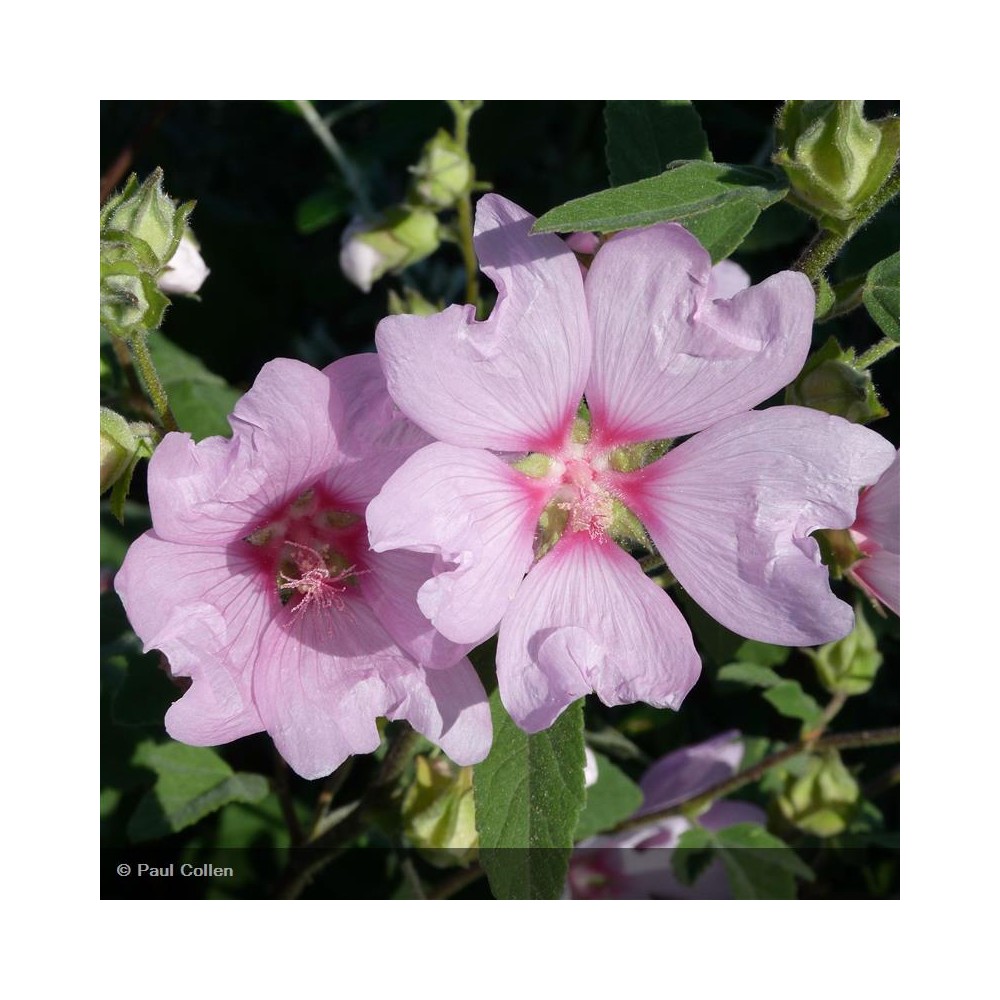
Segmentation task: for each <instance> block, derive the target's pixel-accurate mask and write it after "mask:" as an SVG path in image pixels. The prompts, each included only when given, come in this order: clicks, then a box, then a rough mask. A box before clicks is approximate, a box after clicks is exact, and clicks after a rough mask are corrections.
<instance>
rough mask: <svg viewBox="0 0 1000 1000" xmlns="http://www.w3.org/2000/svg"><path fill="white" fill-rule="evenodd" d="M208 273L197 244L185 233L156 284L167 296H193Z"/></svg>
mask: <svg viewBox="0 0 1000 1000" xmlns="http://www.w3.org/2000/svg"><path fill="white" fill-rule="evenodd" d="M210 273H211V272H210V271H209V270H208V268H207V267H206V266H205V261H204V260H202V256H201V254H200V253H199V252H198V246H197V244H196V243H195V242H194V240H193V239H191V237H190V236H188V235H187V234H186V233H185V234H184V235H183V236H182V237H181V241H180V243H179V244H178V246H177V251H176V252H175V253H174V255H173V257H171V258H170V263H169V264H167V269H166V271H164V272H163V274H161V275H160V277H159V279H158V280H157V284H158V285H159V286H160V291H161V292H166V293H167V294H168V295H194V294H195V292H197V291H198V289H199V288H201V286H202V284H203V283H204V281H205V279H206V278H207V277H208V276H209V274H210Z"/></svg>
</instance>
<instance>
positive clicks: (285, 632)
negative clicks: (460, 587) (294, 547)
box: [253, 599, 491, 778]
mask: <svg viewBox="0 0 1000 1000" xmlns="http://www.w3.org/2000/svg"><path fill="white" fill-rule="evenodd" d="M439 678H440V679H439ZM253 690H254V698H255V700H256V703H257V706H258V709H259V711H260V715H261V718H262V719H263V721H264V724H265V726H266V727H267V731H268V732H269V733H270V735H271V737H272V739H273V740H274V742H275V745H276V746H277V748H278V750H279V752H280V753H281V755H282V757H284V758H285V760H286V761H288V763H289V765H290V766H291V767H292V769H293V770H294V771H295V772H296V773H297V774H299V775H301V776H302V777H304V778H319V777H323V776H324V775H327V774H329V773H330V772H331V771H333V770H334V769H335V768H336V767H338V766H339V765H340V764H342V763H343V762H344V760H346V759H347V757H348V756H350V755H351V754H356V753H370V752H371V751H373V750H375V749H376V748H377V747H378V745H379V734H378V729H377V727H376V725H375V720H376V719H377V718H378V717H379V716H387V717H389V718H392V719H399V718H406V719H410V721H411V722H412V723H413V725H414V728H416V729H417V730H418V731H421V732H424V733H425V735H427V736H428V738H429V739H432V740H434V741H435V742H438V743H439V744H440V745H441V746H442V747H443V748H444V749H445V750H446V752H448V753H451V752H452V751H454V753H455V754H457V757H456V760H457V759H458V758H463V759H469V762H472V760H471V758H474V759H475V760H477V761H478V760H481V759H482V757H484V756H485V755H486V753H487V752H488V749H489V742H490V738H491V729H490V724H489V709H488V706H487V703H486V696H485V693H484V692H483V689H482V686H481V685H480V684H479V679H478V678H477V677H476V675H475V671H473V670H472V667H471V665H469V663H468V661H466V660H463V661H460V663H458V664H456V665H455V666H454V667H452V668H451V669H450V670H448V671H443V670H442V671H429V672H425V671H423V670H422V669H421V668H420V667H418V666H417V665H416V664H415V663H414V662H413V661H412V660H411V659H409V657H407V656H406V655H405V654H404V653H403V652H402V650H400V649H399V647H398V646H396V644H395V643H394V642H393V641H392V640H391V638H390V637H389V635H388V633H386V631H385V630H384V629H383V628H382V626H381V625H380V624H379V622H378V621H377V620H376V618H375V616H374V615H373V613H372V612H371V610H370V609H369V608H368V607H367V605H365V604H364V602H362V601H359V600H356V599H355V600H351V601H349V602H347V603H346V604H345V606H344V607H343V608H342V609H340V610H338V611H337V612H336V614H335V615H334V616H333V618H332V619H331V617H330V615H326V614H317V613H315V612H314V610H313V609H306V610H305V611H303V612H301V613H297V612H286V613H284V614H282V615H279V616H277V617H276V618H275V620H274V621H273V623H272V624H271V626H270V627H269V629H268V631H267V633H266V634H265V635H264V637H263V640H262V642H261V649H260V655H259V657H258V660H257V664H256V668H255V671H254V682H253ZM484 712H485V716H484ZM484 719H485V721H484ZM479 754H481V756H478V755H479Z"/></svg>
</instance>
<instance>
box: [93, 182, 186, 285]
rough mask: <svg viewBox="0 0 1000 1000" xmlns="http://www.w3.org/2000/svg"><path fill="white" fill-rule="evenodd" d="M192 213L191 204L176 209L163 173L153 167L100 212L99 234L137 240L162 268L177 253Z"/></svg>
mask: <svg viewBox="0 0 1000 1000" xmlns="http://www.w3.org/2000/svg"><path fill="white" fill-rule="evenodd" d="M193 209H194V202H187V203H186V204H184V205H181V206H180V207H178V206H177V204H176V202H174V200H173V199H172V198H171V197H170V196H169V195H168V194H166V192H165V191H164V190H163V171H162V170H161V169H160V168H159V167H157V168H156V170H154V171H153V172H152V173H151V174H150V175H149V176H148V177H147V178H146V179H145V180H144V181H143V182H142V184H139V182H138V179H137V177H136V175H135V174H133V175H132V176H131V177H130V178H129V180H128V183H127V184H126V185H125V190H124V191H122V193H121V194H119V195H117V196H116V197H114V198H113V199H111V201H109V202H108V204H107V205H105V207H104V209H103V210H102V212H101V232H102V234H104V233H105V232H123V233H128V234H129V235H130V236H132V237H133V238H134V239H137V240H141V241H142V242H143V243H144V244H145V245H146V246H147V247H149V249H150V250H151V251H152V253H153V256H154V257H155V258H156V260H157V261H158V262H159V266H160V267H162V266H164V265H166V264H167V263H168V261H170V259H171V258H172V257H173V256H174V254H175V253H176V252H177V247H178V245H179V244H180V241H181V237H182V236H183V235H184V225H185V223H186V221H187V218H188V216H189V215H190V214H191V212H192V210H193Z"/></svg>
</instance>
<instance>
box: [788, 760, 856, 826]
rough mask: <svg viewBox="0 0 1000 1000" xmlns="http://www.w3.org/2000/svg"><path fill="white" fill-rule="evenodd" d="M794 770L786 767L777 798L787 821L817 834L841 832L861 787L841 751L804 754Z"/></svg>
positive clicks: (848, 819)
mask: <svg viewBox="0 0 1000 1000" xmlns="http://www.w3.org/2000/svg"><path fill="white" fill-rule="evenodd" d="M803 764H804V766H802V765H803ZM796 771H797V772H798V773H793V772H791V771H788V770H787V769H786V773H785V776H784V787H783V789H782V792H781V794H780V795H779V796H778V797H777V799H776V804H777V807H778V810H779V812H780V813H781V815H782V816H783V817H784V819H785V820H786V822H788V823H791V824H792V825H793V826H795V827H797V828H798V829H800V830H802V831H804V832H805V833H811V834H813V835H814V836H816V837H833V836H835V835H836V834H838V833H843V832H844V830H845V829H847V826H848V824H849V823H850V821H851V819H852V818H853V816H854V815H855V813H856V812H857V809H858V805H859V801H860V797H861V790H860V789H859V788H858V783H857V781H855V779H854V777H853V775H852V774H851V773H850V771H848V770H847V768H846V767H844V763H843V761H842V760H841V759H840V754H839V753H838V752H837V751H836V750H825V751H824V752H823V753H822V754H810V755H807V756H806V757H805V760H804V761H802V762H800V766H799V767H797V768H796Z"/></svg>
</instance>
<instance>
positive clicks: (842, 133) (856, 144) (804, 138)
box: [774, 101, 899, 232]
mask: <svg viewBox="0 0 1000 1000" xmlns="http://www.w3.org/2000/svg"><path fill="white" fill-rule="evenodd" d="M898 156H899V119H898V118H885V119H883V120H881V121H877V122H870V121H867V120H866V119H865V116H864V112H863V102H862V101H787V102H786V103H785V106H784V108H782V111H781V115H780V117H779V119H778V152H777V153H776V154H775V156H774V162H775V163H776V164H778V165H779V166H780V167H781V168H782V169H783V170H784V171H785V173H786V174H787V175H788V179H789V181H790V182H791V185H792V192H793V194H792V197H793V200H794V201H796V202H797V203H798V204H799V205H800V207H802V208H804V209H805V210H806V211H808V212H810V213H811V214H813V215H816V216H817V217H818V218H819V219H820V221H821V224H822V225H823V226H825V227H826V228H828V229H834V230H837V231H841V232H843V231H845V230H846V229H847V228H849V223H850V221H851V220H852V219H853V218H854V216H855V215H856V214H857V211H858V209H859V208H860V206H861V204H862V203H863V202H864V201H865V200H866V199H867V198H870V197H871V196H872V195H873V194H875V192H876V191H878V189H879V188H880V187H881V186H882V184H883V183H885V181H886V179H887V178H888V176H889V174H890V173H891V172H892V168H893V167H894V166H895V163H896V159H897V157H898Z"/></svg>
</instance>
